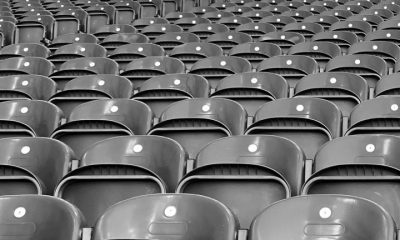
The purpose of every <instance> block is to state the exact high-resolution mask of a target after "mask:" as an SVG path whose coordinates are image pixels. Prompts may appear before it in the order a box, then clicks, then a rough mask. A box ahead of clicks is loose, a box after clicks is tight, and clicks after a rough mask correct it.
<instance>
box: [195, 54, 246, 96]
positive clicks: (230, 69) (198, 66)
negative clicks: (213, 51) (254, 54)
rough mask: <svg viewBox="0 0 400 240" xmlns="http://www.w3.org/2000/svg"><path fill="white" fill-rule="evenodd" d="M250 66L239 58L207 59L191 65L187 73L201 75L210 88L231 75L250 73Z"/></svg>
mask: <svg viewBox="0 0 400 240" xmlns="http://www.w3.org/2000/svg"><path fill="white" fill-rule="evenodd" d="M250 71H251V64H250V62H249V61H247V60H246V59H243V58H240V57H225V56H221V57H208V58H203V59H200V60H199V61H197V62H196V63H194V64H193V66H192V68H191V69H190V71H189V73H192V74H197V75H201V76H203V77H204V78H206V79H207V80H208V82H209V83H210V85H211V87H212V88H215V87H216V86H217V85H218V82H219V81H220V80H221V79H222V78H224V77H227V76H229V75H231V74H235V73H243V72H250Z"/></svg>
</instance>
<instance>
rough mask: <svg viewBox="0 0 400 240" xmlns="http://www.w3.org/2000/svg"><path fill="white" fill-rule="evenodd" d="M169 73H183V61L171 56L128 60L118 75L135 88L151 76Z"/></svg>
mask: <svg viewBox="0 0 400 240" xmlns="http://www.w3.org/2000/svg"><path fill="white" fill-rule="evenodd" d="M171 73H185V65H184V64H183V62H182V61H180V60H179V59H176V58H171V57H145V58H139V59H135V60H133V61H132V62H130V63H129V64H128V65H127V66H126V67H125V69H124V71H123V72H122V73H121V74H120V75H121V76H124V77H126V78H128V79H129V80H130V81H131V82H132V84H133V88H134V89H137V88H138V87H139V86H140V85H141V84H142V83H143V82H144V81H146V80H148V79H150V78H151V77H154V76H158V75H164V74H171Z"/></svg>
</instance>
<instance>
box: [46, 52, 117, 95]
mask: <svg viewBox="0 0 400 240" xmlns="http://www.w3.org/2000/svg"><path fill="white" fill-rule="evenodd" d="M93 74H114V75H117V74H118V64H117V63H116V62H115V61H114V60H111V59H108V58H102V57H84V58H75V59H71V60H68V61H66V62H65V63H63V64H62V65H61V66H60V69H59V71H57V72H54V73H53V74H51V75H50V77H51V79H53V80H54V81H55V82H56V83H57V88H58V89H63V88H64V86H65V84H66V83H67V82H68V81H70V80H72V79H74V78H76V77H79V76H84V75H93Z"/></svg>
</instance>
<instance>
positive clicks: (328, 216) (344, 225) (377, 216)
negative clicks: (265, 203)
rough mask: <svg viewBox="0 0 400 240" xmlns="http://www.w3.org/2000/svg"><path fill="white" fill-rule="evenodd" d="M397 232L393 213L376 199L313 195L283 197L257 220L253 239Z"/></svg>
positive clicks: (379, 235)
mask: <svg viewBox="0 0 400 240" xmlns="http://www.w3.org/2000/svg"><path fill="white" fill-rule="evenodd" d="M290 210H293V211H290ZM284 226H290V228H284ZM395 232H396V224H395V223H394V221H393V219H392V217H391V216H390V214H389V213H388V212H386V211H385V210H384V209H383V208H382V207H381V206H379V205H378V204H375V203H374V202H371V201H368V200H366V199H363V198H357V197H352V196H345V195H311V196H301V197H295V198H291V199H287V200H282V201H280V202H278V203H275V204H272V205H270V206H269V207H267V208H266V209H265V210H264V211H263V212H262V213H260V214H259V215H258V216H257V217H256V218H255V219H254V221H253V223H252V226H251V230H250V232H249V240H261V239H270V238H273V239H279V240H283V239H305V238H309V237H310V236H315V237H318V238H321V239H326V238H332V237H334V238H335V239H338V240H344V239H371V240H379V239H387V240H394V239H395V238H396V237H395V235H396V234H395Z"/></svg>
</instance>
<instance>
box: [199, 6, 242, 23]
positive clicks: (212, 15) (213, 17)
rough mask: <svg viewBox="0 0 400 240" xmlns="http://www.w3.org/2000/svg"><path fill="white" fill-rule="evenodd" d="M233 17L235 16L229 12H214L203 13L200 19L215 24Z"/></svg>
mask: <svg viewBox="0 0 400 240" xmlns="http://www.w3.org/2000/svg"><path fill="white" fill-rule="evenodd" d="M227 4H228V3H227ZM233 16H235V14H233V13H231V12H225V11H215V12H205V13H204V14H203V15H202V16H201V17H202V18H207V19H208V20H210V21H211V22H212V23H217V22H218V21H219V20H220V19H221V18H226V17H233ZM243 17H245V16H243ZM222 25H223V24H222ZM224 26H225V25H224Z"/></svg>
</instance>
